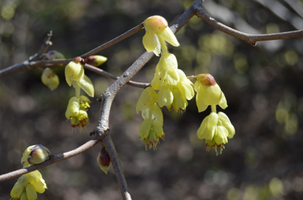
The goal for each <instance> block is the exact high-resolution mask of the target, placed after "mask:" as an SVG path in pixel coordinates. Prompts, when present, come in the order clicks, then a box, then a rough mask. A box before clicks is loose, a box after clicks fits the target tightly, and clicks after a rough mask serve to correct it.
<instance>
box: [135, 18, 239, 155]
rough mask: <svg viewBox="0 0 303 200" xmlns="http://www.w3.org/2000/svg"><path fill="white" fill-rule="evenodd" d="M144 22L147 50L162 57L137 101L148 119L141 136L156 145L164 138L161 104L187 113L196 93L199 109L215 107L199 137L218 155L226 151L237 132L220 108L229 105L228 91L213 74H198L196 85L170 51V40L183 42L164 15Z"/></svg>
mask: <svg viewBox="0 0 303 200" xmlns="http://www.w3.org/2000/svg"><path fill="white" fill-rule="evenodd" d="M143 25H144V27H145V30H146V33H145V35H144V37H143V40H142V42H143V45H144V47H145V49H146V50H147V51H148V52H154V54H155V55H156V56H159V55H160V54H161V57H160V60H159V63H158V64H157V65H156V70H155V74H154V77H153V79H152V81H151V87H148V88H146V89H145V90H144V91H143V92H142V94H141V96H140V98H139V100H138V103H137V107H136V110H137V113H138V112H139V111H141V112H142V117H143V119H144V122H143V123H142V125H141V128H140V130H139V134H138V135H139V137H140V138H141V140H142V141H143V143H144V144H145V145H146V146H149V147H150V148H151V147H154V148H155V147H156V145H157V144H158V142H159V138H163V137H164V133H163V128H162V127H163V116H162V112H161V109H160V108H159V107H164V106H166V107H167V109H168V110H169V111H170V110H172V109H174V110H175V111H176V112H183V111H185V109H186V107H187V105H188V100H191V99H192V98H193V97H194V95H195V92H196V93H197V94H196V104H197V107H198V111H199V112H203V111H205V110H206V109H207V107H208V106H211V109H212V112H211V114H210V115H209V116H208V117H206V118H205V119H204V120H203V122H202V124H201V126H200V128H199V129H198V131H197V135H198V138H200V139H205V143H206V148H207V150H209V149H210V147H213V148H214V149H215V151H216V153H217V155H218V153H222V150H223V149H224V145H225V144H226V143H227V142H228V139H227V138H229V139H230V138H232V137H233V136H234V134H235V129H234V127H233V125H232V124H231V122H230V120H229V118H228V117H227V115H225V114H224V113H222V112H219V113H217V111H216V106H217V105H219V106H220V107H221V108H222V109H225V108H226V107H227V101H226V98H225V95H224V93H223V92H222V91H221V89H220V87H219V85H218V84H217V83H216V81H215V79H214V78H213V76H211V75H210V74H199V75H197V76H196V78H195V84H194V85H193V83H192V82H191V81H190V80H189V79H188V78H187V77H186V75H185V73H184V72H183V71H182V70H181V69H178V62H177V59H176V57H175V55H174V54H171V53H169V52H168V50H167V46H166V42H168V43H170V44H171V45H173V46H175V47H177V46H179V42H178V40H177V39H176V37H175V35H174V34H173V32H172V31H171V29H170V28H169V27H168V24H167V22H166V20H165V19H164V18H163V17H161V16H152V17H149V18H147V19H146V20H145V21H144V23H143ZM156 91H157V92H156ZM218 147H219V148H220V152H218V150H217V148H218Z"/></svg>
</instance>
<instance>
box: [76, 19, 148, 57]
mask: <svg viewBox="0 0 303 200" xmlns="http://www.w3.org/2000/svg"><path fill="white" fill-rule="evenodd" d="M142 28H143V23H141V24H139V25H137V26H135V27H134V28H132V29H130V30H128V31H126V32H125V33H123V34H122V35H119V36H118V37H115V38H114V39H112V40H110V41H108V42H106V43H104V44H102V45H100V46H98V47H96V48H94V49H93V50H91V51H89V52H87V53H85V54H83V55H82V56H80V57H82V58H86V57H88V56H91V55H94V54H96V53H98V52H99V51H102V50H104V49H106V48H108V47H110V46H112V45H114V44H116V43H118V42H120V41H122V40H124V39H126V38H128V37H129V36H132V35H133V34H135V33H137V32H138V31H140V30H142Z"/></svg>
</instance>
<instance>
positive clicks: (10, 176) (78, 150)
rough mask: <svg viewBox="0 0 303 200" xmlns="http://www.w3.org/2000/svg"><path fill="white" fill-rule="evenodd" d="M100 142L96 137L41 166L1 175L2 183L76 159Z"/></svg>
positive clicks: (54, 156)
mask: <svg viewBox="0 0 303 200" xmlns="http://www.w3.org/2000/svg"><path fill="white" fill-rule="evenodd" d="M99 142H100V138H99V137H97V136H94V137H93V138H92V139H91V140H89V141H87V142H86V143H84V144H83V145H81V146H79V147H78V148H76V149H74V150H71V151H68V152H65V153H60V154H55V155H52V156H51V159H49V160H47V161H45V162H43V163H41V164H39V165H33V166H30V167H27V168H23V169H19V170H16V171H12V172H9V173H6V174H2V175H0V182H3V181H6V180H9V179H13V178H17V177H19V176H21V175H23V174H26V173H29V172H32V171H35V170H37V169H41V168H44V167H46V166H48V165H51V164H54V163H57V162H60V161H63V160H66V159H68V158H71V157H74V156H76V155H78V154H80V153H83V152H85V151H86V150H88V149H90V148H92V147H93V146H95V145H96V144H97V143H99Z"/></svg>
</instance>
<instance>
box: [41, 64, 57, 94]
mask: <svg viewBox="0 0 303 200" xmlns="http://www.w3.org/2000/svg"><path fill="white" fill-rule="evenodd" d="M41 81H42V83H43V84H44V85H46V86H47V87H48V88H49V89H50V90H52V91H53V90H54V89H56V88H57V87H58V85H59V77H58V76H57V74H56V73H55V72H54V71H53V70H51V69H50V68H45V69H44V70H43V73H42V76H41Z"/></svg>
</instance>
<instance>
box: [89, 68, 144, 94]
mask: <svg viewBox="0 0 303 200" xmlns="http://www.w3.org/2000/svg"><path fill="white" fill-rule="evenodd" d="M84 68H85V69H88V70H90V71H92V72H95V73H97V74H100V75H102V76H104V77H107V78H110V79H113V80H117V79H118V78H119V76H115V75H113V74H111V73H109V72H107V71H104V70H103V69H100V68H97V67H94V66H92V65H89V64H85V65H84ZM127 85H130V86H133V87H137V88H146V87H148V86H149V85H150V83H141V82H136V81H128V82H127Z"/></svg>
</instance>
